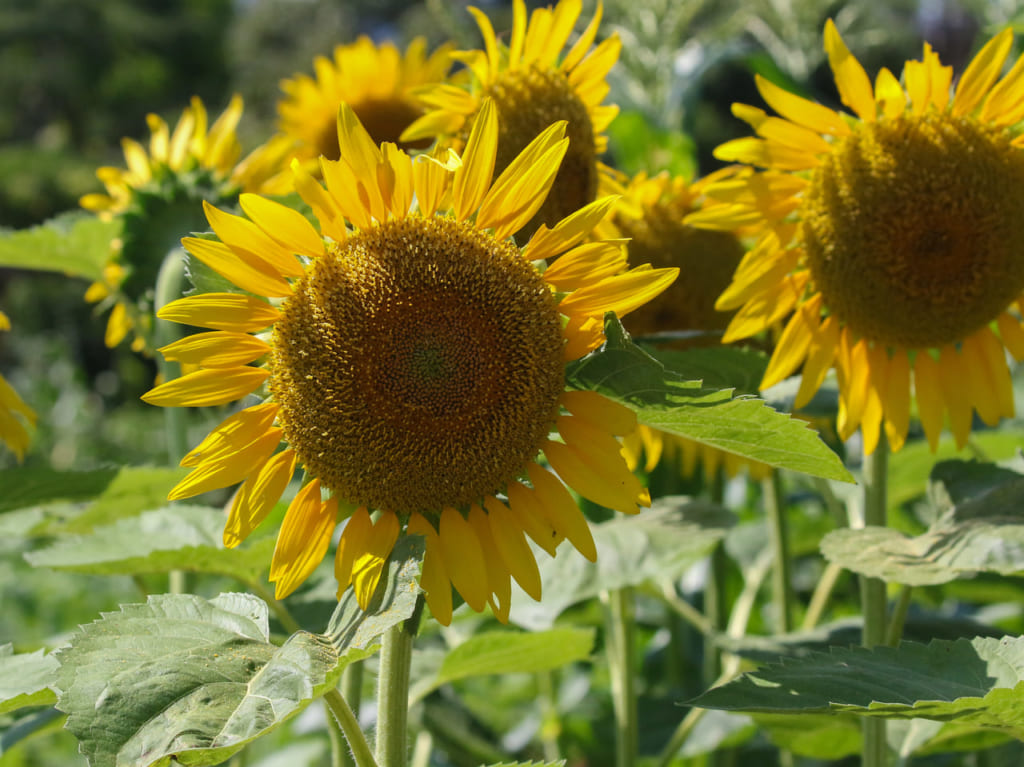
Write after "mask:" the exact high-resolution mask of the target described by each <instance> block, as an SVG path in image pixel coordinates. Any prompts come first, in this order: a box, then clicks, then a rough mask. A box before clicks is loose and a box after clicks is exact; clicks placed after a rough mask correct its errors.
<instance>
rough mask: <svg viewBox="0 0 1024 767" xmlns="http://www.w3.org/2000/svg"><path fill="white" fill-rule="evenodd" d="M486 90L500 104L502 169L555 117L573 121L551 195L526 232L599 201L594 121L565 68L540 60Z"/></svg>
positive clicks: (505, 75)
mask: <svg viewBox="0 0 1024 767" xmlns="http://www.w3.org/2000/svg"><path fill="white" fill-rule="evenodd" d="M483 95H484V96H490V97H491V98H493V99H494V102H495V105H496V106H497V107H498V157H497V161H496V163H495V173H496V174H497V173H500V172H501V171H502V170H504V169H505V168H506V167H507V166H508V165H509V163H511V162H512V160H514V159H515V158H516V157H517V156H518V155H519V153H520V152H521V151H522V150H523V149H524V148H525V147H526V145H527V144H529V143H530V142H531V141H533V140H534V139H535V138H536V137H537V136H538V135H539V134H540V133H542V132H543V131H544V130H546V129H547V128H548V127H549V126H550V125H551V124H552V123H555V122H558V121H559V120H567V121H568V127H567V128H566V136H567V137H568V139H569V149H568V151H567V152H566V154H565V159H564V160H562V165H561V167H560V168H559V170H558V175H557V176H556V177H555V183H554V185H553V186H552V187H551V192H550V193H549V194H548V197H547V200H545V202H544V204H543V205H542V206H541V208H540V210H539V211H537V214H536V215H535V216H534V217H533V219H532V220H531V221H530V222H529V223H528V224H527V225H526V226H525V227H523V229H522V233H523V235H524V236H529V235H530V234H532V233H533V232H534V230H536V229H537V227H538V226H540V224H542V223H543V224H547V225H548V226H551V225H553V224H556V223H558V222H559V221H561V220H562V219H563V218H565V217H566V216H568V215H569V214H571V213H575V212H576V211H577V210H579V209H580V208H582V207H583V206H584V205H586V204H587V203H590V202H593V201H594V198H595V197H597V181H598V171H597V153H596V151H595V148H594V126H593V124H592V123H591V121H590V113H589V112H588V111H587V105H586V104H584V103H583V101H582V100H581V99H580V97H579V96H577V95H576V92H575V91H574V90H573V88H572V86H571V85H570V84H569V78H568V76H567V75H566V74H565V73H564V72H560V71H555V70H549V69H540V68H538V67H535V66H530V67H528V68H526V69H516V70H509V71H506V72H503V73H502V74H501V75H500V76H499V77H498V79H497V81H496V82H494V83H493V84H491V85H490V86H488V87H487V88H486V89H485V90H484V94H483Z"/></svg>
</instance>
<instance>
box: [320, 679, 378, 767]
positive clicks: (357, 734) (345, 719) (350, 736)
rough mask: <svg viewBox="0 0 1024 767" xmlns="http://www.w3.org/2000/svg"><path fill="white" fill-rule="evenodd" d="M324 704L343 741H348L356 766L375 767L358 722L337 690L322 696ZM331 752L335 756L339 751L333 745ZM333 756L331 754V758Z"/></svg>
mask: <svg viewBox="0 0 1024 767" xmlns="http://www.w3.org/2000/svg"><path fill="white" fill-rule="evenodd" d="M324 703H325V704H326V705H327V709H328V710H329V711H330V712H331V716H332V717H333V719H334V721H335V723H336V724H337V726H338V727H339V728H340V729H341V731H342V733H343V734H344V735H345V740H346V741H348V747H349V748H350V749H351V751H352V758H353V759H354V760H355V763H356V765H358V767H377V762H376V760H374V758H373V753H372V752H371V751H370V745H369V743H367V742H366V737H365V736H364V735H363V731H362V730H361V729H360V728H359V720H358V719H357V718H356V715H355V714H354V713H353V712H352V709H351V707H350V706H349V705H348V703H346V702H345V699H344V698H343V697H342V695H341V693H340V692H339V691H338V689H337V688H334V689H333V690H330V691H329V692H328V693H327V694H326V695H324ZM329 729H330V727H329ZM332 751H334V752H335V754H336V753H337V752H338V751H339V749H336V748H334V745H333V743H332ZM335 754H332V757H333V756H335ZM335 764H338V762H337V761H336V760H335V759H333V758H332V765H335Z"/></svg>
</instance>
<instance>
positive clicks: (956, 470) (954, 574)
mask: <svg viewBox="0 0 1024 767" xmlns="http://www.w3.org/2000/svg"><path fill="white" fill-rule="evenodd" d="M929 497H930V498H931V501H932V505H933V507H934V514H933V518H934V522H933V523H932V524H931V526H929V528H928V529H927V530H926V531H925V532H924V533H922V534H921V535H917V536H908V535H906V534H904V533H902V532H899V531H897V530H892V529H890V528H884V527H866V528H863V529H860V530H845V529H844V530H834V531H832V532H830V533H829V534H828V535H826V536H825V537H824V538H823V539H822V542H821V551H822V553H823V554H824V555H825V557H826V558H828V559H829V560H831V561H833V562H836V563H837V564H840V565H842V566H843V567H846V568H847V569H849V570H852V571H853V572H856V573H860V574H862V575H868V576H871V577H873V578H881V579H882V580H884V581H887V582H890V583H902V584H906V585H909V586H923V585H929V584H938V583H948V582H949V581H952V580H955V579H957V578H961V577H964V576H967V575H972V574H974V573H978V572H995V573H1000V574H1002V575H1013V574H1015V573H1020V572H1024V476H1021V475H1020V474H1018V473H1016V472H1014V471H1010V470H1008V469H1002V468H1000V467H998V466H993V465H991V464H982V463H977V462H964V461H945V462H943V463H941V464H938V465H937V466H936V467H935V470H934V472H933V478H932V485H931V487H930V488H929Z"/></svg>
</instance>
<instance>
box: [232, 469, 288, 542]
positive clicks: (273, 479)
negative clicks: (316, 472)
mask: <svg viewBox="0 0 1024 767" xmlns="http://www.w3.org/2000/svg"><path fill="white" fill-rule="evenodd" d="M294 472H295V451H294V450H283V451H281V452H280V453H278V454H277V455H274V456H271V458H270V459H269V460H267V461H266V462H264V464H263V465H262V466H260V468H259V469H258V470H256V472H255V473H253V474H250V475H249V478H248V479H246V480H245V482H243V483H242V486H241V487H240V488H239V489H238V492H237V493H235V498H234V500H233V501H232V503H231V511H230V513H229V514H228V520H227V522H226V523H225V524H224V536H223V537H224V545H225V546H226V547H227V548H229V549H230V548H234V547H235V546H237V545H238V544H240V543H241V542H242V541H244V540H245V539H246V538H248V537H249V534H250V533H251V532H252V531H253V530H255V529H256V528H257V527H259V525H260V523H261V522H262V521H263V520H264V519H266V518H267V515H268V514H269V513H270V512H271V511H272V510H273V508H274V506H276V505H277V502H278V501H279V500H281V495H282V494H283V493H284V491H285V488H286V487H288V483H289V482H290V481H291V478H292V474H293V473H294Z"/></svg>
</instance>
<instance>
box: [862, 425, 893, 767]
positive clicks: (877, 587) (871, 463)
mask: <svg viewBox="0 0 1024 767" xmlns="http://www.w3.org/2000/svg"><path fill="white" fill-rule="evenodd" d="M888 459H889V443H888V440H886V437H885V434H884V432H883V433H882V435H881V436H880V438H879V440H878V447H877V448H876V449H875V451H874V452H873V453H870V454H865V455H864V470H863V471H864V524H865V526H868V525H874V526H878V527H885V526H886V525H887V524H888V522H887V518H886V517H887V511H888V492H887V482H886V480H887V471H888V464H889V460H888ZM861 605H862V610H863V613H864V635H863V645H864V646H865V647H875V646H876V645H880V644H884V643H885V640H886V624H887V618H886V594H885V582H884V581H881V580H879V579H877V578H866V577H863V576H862V577H861ZM885 729H886V728H885V720H884V719H875V718H873V717H865V718H864V722H863V733H864V758H863V765H864V767H884V765H885V764H886V756H887V750H888V747H887V745H886V741H885Z"/></svg>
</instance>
